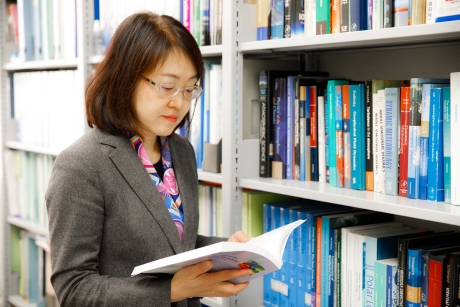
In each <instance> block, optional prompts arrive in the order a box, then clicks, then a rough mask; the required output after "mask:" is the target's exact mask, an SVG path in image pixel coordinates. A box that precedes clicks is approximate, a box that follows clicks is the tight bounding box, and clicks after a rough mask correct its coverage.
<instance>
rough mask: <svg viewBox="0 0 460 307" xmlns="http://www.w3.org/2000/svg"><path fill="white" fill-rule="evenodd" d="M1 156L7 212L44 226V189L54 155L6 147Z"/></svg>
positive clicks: (45, 225) (46, 223) (45, 215)
mask: <svg viewBox="0 0 460 307" xmlns="http://www.w3.org/2000/svg"><path fill="white" fill-rule="evenodd" d="M3 157H4V159H5V161H4V162H5V164H4V165H5V176H6V178H8V180H7V181H6V187H7V190H6V191H7V193H8V209H9V215H10V216H14V217H19V218H21V219H24V220H27V221H30V222H33V223H36V224H37V225H40V226H42V227H44V228H45V229H47V228H48V214H47V212H46V203H45V192H46V189H47V187H48V181H49V179H50V177H51V170H52V168H53V164H54V160H55V157H53V156H49V155H42V154H35V153H31V152H26V151H20V150H6V151H5V152H4V155H3Z"/></svg>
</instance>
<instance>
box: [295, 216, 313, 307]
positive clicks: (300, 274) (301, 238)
mask: <svg viewBox="0 0 460 307" xmlns="http://www.w3.org/2000/svg"><path fill="white" fill-rule="evenodd" d="M297 219H299V220H306V222H305V223H303V224H301V225H300V226H299V227H298V228H299V231H298V233H297V238H298V239H297V242H298V245H297V301H296V303H295V304H294V305H293V306H301V307H305V306H307V304H306V297H307V296H309V299H310V302H311V293H309V292H308V291H307V290H308V288H307V287H308V285H307V274H309V273H311V271H309V270H307V263H308V262H307V261H308V252H307V251H308V250H307V244H308V243H307V242H308V222H309V220H308V219H307V213H306V212H302V211H298V212H297ZM310 248H311V247H310Z"/></svg>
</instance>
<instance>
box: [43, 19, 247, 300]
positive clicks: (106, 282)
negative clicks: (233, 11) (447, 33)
mask: <svg viewBox="0 0 460 307" xmlns="http://www.w3.org/2000/svg"><path fill="white" fill-rule="evenodd" d="M202 67H203V62H202V57H201V53H200V50H199V48H198V47H197V45H196V43H195V41H194V39H193V37H192V36H191V35H190V33H189V32H188V31H187V30H186V29H185V28H184V27H183V26H182V25H181V24H180V23H179V22H178V21H176V20H175V19H173V18H171V17H168V16H159V15H156V14H153V13H139V14H134V15H132V16H130V17H128V18H127V19H126V20H125V21H123V22H122V24H121V25H120V26H119V27H118V29H117V31H116V32H115V34H114V36H113V38H112V41H111V43H110V46H109V48H108V51H107V55H106V56H105V58H104V60H103V61H102V62H101V63H100V64H99V65H98V66H97V67H96V71H95V72H94V74H93V76H92V77H91V78H90V80H89V81H88V85H87V90H86V115H87V120H88V124H89V126H90V127H92V128H93V129H91V131H90V132H88V133H87V134H85V135H84V136H83V137H82V138H80V139H79V140H78V141H76V142H75V143H74V144H72V145H71V146H70V147H69V148H68V149H66V150H64V151H63V152H62V153H61V154H60V155H59V156H58V158H57V159H56V162H55V165H54V168H53V174H52V176H51V180H50V183H49V187H48V190H47V193H46V202H47V208H48V215H49V229H50V244H51V258H52V266H53V274H52V277H51V282H52V284H53V287H54V289H55V291H56V293H57V296H58V299H59V301H60V303H61V306H63V307H65V306H78V307H82V306H110V307H114V306H171V305H174V306H200V302H199V301H198V300H192V299H190V298H191V297H204V296H211V297H214V296H222V297H227V296H231V295H235V294H237V293H238V292H240V291H241V290H243V289H244V288H245V287H246V286H247V283H244V284H239V285H233V284H231V283H228V282H225V281H226V280H229V279H231V278H236V277H241V276H246V275H250V274H252V271H251V270H248V269H241V270H227V271H221V272H218V273H207V271H208V270H209V269H210V268H211V267H212V262H211V261H208V262H203V263H200V264H197V265H194V266H190V267H187V268H184V269H182V270H180V271H178V272H177V273H176V274H175V275H174V276H171V277H165V278H154V277H151V276H140V277H130V274H131V272H132V270H133V268H134V267H135V266H137V265H140V264H144V263H146V262H150V261H153V260H156V259H161V258H164V257H167V256H171V255H174V254H178V253H181V252H185V251H188V250H191V249H194V248H198V247H201V246H205V245H208V244H212V243H216V242H219V241H222V240H223V239H222V238H211V237H203V236H199V235H197V229H198V218H199V217H198V200H197V198H198V197H197V185H198V178H197V172H196V165H195V156H194V151H193V148H192V146H191V145H190V143H189V142H188V141H187V140H186V139H184V138H182V137H181V136H179V135H177V134H175V133H174V131H175V130H176V129H177V128H178V127H181V126H182V125H184V124H185V123H186V122H187V119H188V116H189V110H190V104H191V102H192V101H193V100H194V99H195V98H198V97H199V96H200V94H201V88H200V87H199V83H200V79H201V77H202V74H203V68H202ZM248 239H249V238H248V237H247V236H246V235H245V234H244V233H242V232H236V233H235V234H233V235H232V236H231V237H230V239H229V241H234V242H246V241H248ZM173 303H174V304H173Z"/></svg>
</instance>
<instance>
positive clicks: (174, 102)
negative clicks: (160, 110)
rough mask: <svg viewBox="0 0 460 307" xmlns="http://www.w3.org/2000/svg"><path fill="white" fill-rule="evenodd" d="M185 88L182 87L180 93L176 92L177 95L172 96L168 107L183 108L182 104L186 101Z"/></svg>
mask: <svg viewBox="0 0 460 307" xmlns="http://www.w3.org/2000/svg"><path fill="white" fill-rule="evenodd" d="M183 91H184V90H183V89H181V90H180V91H179V93H177V94H176V96H174V97H171V98H170V100H169V102H168V107H170V108H175V109H181V108H182V104H183V103H184V99H185V97H184V92H183Z"/></svg>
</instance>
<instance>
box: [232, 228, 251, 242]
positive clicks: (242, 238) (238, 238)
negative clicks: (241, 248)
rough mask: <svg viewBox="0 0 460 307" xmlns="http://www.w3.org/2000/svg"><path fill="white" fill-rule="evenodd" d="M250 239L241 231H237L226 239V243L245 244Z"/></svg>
mask: <svg viewBox="0 0 460 307" xmlns="http://www.w3.org/2000/svg"><path fill="white" fill-rule="evenodd" d="M251 239H252V237H250V236H248V235H246V234H245V233H244V232H242V231H241V230H238V231H237V232H235V233H234V234H232V236H231V237H230V238H228V242H240V243H246V242H248V241H249V240H251Z"/></svg>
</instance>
